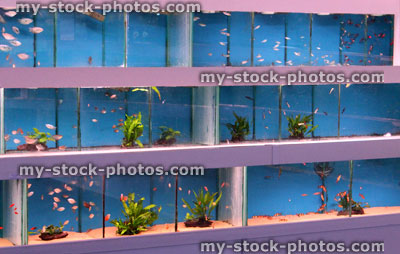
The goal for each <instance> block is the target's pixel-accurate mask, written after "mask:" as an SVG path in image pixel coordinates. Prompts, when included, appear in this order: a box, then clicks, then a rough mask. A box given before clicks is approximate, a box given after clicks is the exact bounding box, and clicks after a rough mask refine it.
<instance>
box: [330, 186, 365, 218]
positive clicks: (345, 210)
mask: <svg viewBox="0 0 400 254" xmlns="http://www.w3.org/2000/svg"><path fill="white" fill-rule="evenodd" d="M337 196H339V200H338V202H339V205H338V206H339V207H340V208H342V211H339V212H338V215H349V214H350V209H351V214H364V208H367V207H369V205H368V204H366V203H364V202H356V201H354V200H353V199H351V202H350V195H349V194H348V193H347V192H346V191H344V192H340V193H338V195H337Z"/></svg>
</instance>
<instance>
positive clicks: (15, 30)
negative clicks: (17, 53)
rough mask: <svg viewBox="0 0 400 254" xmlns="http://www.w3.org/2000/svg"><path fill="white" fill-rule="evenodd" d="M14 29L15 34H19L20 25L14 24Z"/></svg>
mask: <svg viewBox="0 0 400 254" xmlns="http://www.w3.org/2000/svg"><path fill="white" fill-rule="evenodd" d="M12 30H13V32H14V33H15V34H19V28H18V27H16V26H13V27H12Z"/></svg>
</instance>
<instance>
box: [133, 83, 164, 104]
mask: <svg viewBox="0 0 400 254" xmlns="http://www.w3.org/2000/svg"><path fill="white" fill-rule="evenodd" d="M150 89H151V90H152V91H154V92H155V93H156V94H157V95H158V99H159V100H160V101H161V93H160V91H159V90H158V88H157V87H155V86H151V87H142V88H135V89H133V90H132V92H137V91H142V92H146V93H148V92H150V91H151V90H150Z"/></svg>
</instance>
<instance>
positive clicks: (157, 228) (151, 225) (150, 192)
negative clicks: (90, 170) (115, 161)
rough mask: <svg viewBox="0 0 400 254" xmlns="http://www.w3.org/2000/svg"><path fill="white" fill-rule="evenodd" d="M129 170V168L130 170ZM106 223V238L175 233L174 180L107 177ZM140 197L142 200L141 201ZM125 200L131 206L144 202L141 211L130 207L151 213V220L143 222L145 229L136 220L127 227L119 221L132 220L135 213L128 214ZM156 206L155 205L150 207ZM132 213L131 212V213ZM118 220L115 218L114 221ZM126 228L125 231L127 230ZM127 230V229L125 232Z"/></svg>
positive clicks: (170, 178)
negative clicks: (140, 228)
mask: <svg viewBox="0 0 400 254" xmlns="http://www.w3.org/2000/svg"><path fill="white" fill-rule="evenodd" d="M127 170H128V171H129V170H130V169H127ZM105 193H106V196H105V198H106V199H105V203H106V218H108V217H109V218H110V220H109V221H107V222H106V228H105V237H118V236H120V235H136V234H141V235H143V234H157V233H172V232H175V180H174V177H172V176H165V175H164V176H156V175H153V176H139V175H137V176H116V177H112V178H109V179H107V180H106V192H105ZM141 199H143V200H142V201H141ZM122 201H124V202H126V204H127V206H128V207H131V208H132V207H133V206H134V204H135V203H138V205H139V206H140V204H141V203H142V208H143V209H141V210H136V211H134V210H131V211H132V212H135V213H139V212H140V213H143V214H148V216H149V217H148V220H146V221H145V222H144V223H143V224H141V223H139V221H136V223H139V225H140V226H143V227H144V228H143V230H139V228H137V225H136V226H135V225H134V223H133V222H132V224H129V225H128V226H127V227H124V225H123V224H116V221H119V220H121V222H122V223H123V222H125V221H128V218H129V219H130V220H131V219H132V216H130V217H129V216H128V217H127V216H126V215H125V214H123V212H126V211H127V210H126V209H124V207H123V204H122ZM149 205H155V206H154V207H148V208H146V207H147V206H149ZM128 214H129V212H128ZM115 220H116V221H115ZM125 229H126V230H125ZM124 230H125V231H124Z"/></svg>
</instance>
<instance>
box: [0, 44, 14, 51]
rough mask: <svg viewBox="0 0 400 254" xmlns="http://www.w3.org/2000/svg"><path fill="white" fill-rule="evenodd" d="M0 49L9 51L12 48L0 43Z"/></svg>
mask: <svg viewBox="0 0 400 254" xmlns="http://www.w3.org/2000/svg"><path fill="white" fill-rule="evenodd" d="M0 50H1V51H3V52H9V51H11V50H12V48H11V47H10V46H8V45H3V44H1V45H0Z"/></svg>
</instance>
